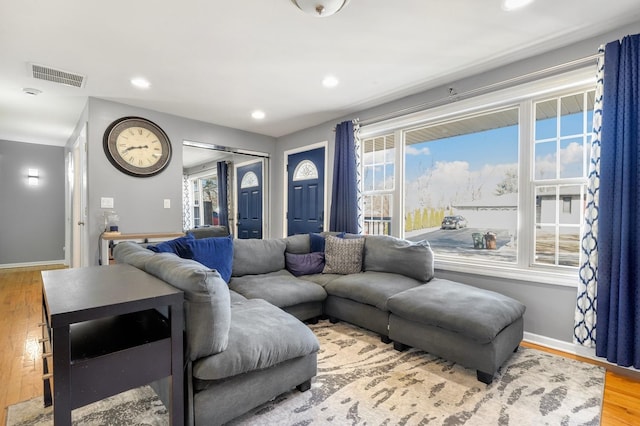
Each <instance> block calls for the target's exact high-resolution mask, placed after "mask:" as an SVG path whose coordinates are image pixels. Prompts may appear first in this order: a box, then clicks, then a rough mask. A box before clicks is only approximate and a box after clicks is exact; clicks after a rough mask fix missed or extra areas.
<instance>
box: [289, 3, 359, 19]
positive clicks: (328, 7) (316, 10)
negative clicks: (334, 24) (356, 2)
mask: <svg viewBox="0 0 640 426" xmlns="http://www.w3.org/2000/svg"><path fill="white" fill-rule="evenodd" d="M291 3H293V4H295V5H296V7H297V8H298V9H300V10H301V11H303V12H304V13H306V14H308V15H312V16H315V17H316V18H326V17H327V16H331V15H333V14H335V13H337V12H339V11H340V10H341V9H342V8H343V7H344V6H346V4H347V3H349V0H291Z"/></svg>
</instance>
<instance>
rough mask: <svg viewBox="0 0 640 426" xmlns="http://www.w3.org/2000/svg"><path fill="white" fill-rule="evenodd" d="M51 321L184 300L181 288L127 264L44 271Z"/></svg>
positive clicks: (56, 322) (64, 321) (82, 318)
mask: <svg viewBox="0 0 640 426" xmlns="http://www.w3.org/2000/svg"><path fill="white" fill-rule="evenodd" d="M42 282H43V284H42V291H43V297H44V299H45V303H46V304H47V312H48V315H49V324H50V325H51V326H52V327H58V326H63V325H69V324H72V323H76V322H82V321H88V320H91V319H96V318H102V317H105V316H113V315H121V314H125V313H129V312H136V311H140V310H143V309H151V308H157V307H161V306H166V305H169V304H175V303H182V299H183V294H182V291H180V290H178V289H176V288H175V287H172V286H171V285H169V284H167V283H165V282H164V281H162V280H160V279H158V278H156V277H154V276H153V275H150V274H147V273H146V272H144V271H142V270H140V269H138V268H136V267H134V266H131V265H127V264H116V265H111V266H108V265H105V266H90V267H86V268H73V269H58V270H51V271H42Z"/></svg>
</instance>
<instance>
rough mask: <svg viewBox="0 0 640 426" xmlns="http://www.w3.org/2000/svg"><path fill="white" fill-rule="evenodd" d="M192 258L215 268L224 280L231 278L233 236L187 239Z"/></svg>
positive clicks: (227, 280)
mask: <svg viewBox="0 0 640 426" xmlns="http://www.w3.org/2000/svg"><path fill="white" fill-rule="evenodd" d="M187 246H188V247H189V249H190V250H191V253H192V255H193V257H192V259H193V260H195V261H196V262H200V263H202V264H203V265H205V266H206V267H208V268H211V269H215V270H216V271H218V272H219V273H220V276H221V277H222V279H223V280H224V281H225V282H227V283H228V282H229V280H230V279H231V268H232V267H233V237H232V236H231V235H230V236H228V237H209V238H197V239H196V238H194V239H191V240H189V241H187Z"/></svg>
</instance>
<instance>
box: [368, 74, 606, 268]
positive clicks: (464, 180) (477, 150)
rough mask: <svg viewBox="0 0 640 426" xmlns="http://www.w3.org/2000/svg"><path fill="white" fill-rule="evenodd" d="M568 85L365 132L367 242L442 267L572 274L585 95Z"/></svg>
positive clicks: (589, 111) (589, 106) (586, 134)
mask: <svg viewBox="0 0 640 426" xmlns="http://www.w3.org/2000/svg"><path fill="white" fill-rule="evenodd" d="M566 80H567V79H566V78H565V79H564V80H562V81H563V82H564V83H563V84H565V87H557V88H555V89H554V87H553V86H552V84H553V83H549V82H540V83H538V84H537V85H536V86H535V87H536V89H535V90H532V89H530V88H517V90H515V91H514V92H513V93H515V94H513V93H509V91H504V92H501V93H496V94H492V95H491V98H490V100H489V101H486V103H484V105H491V107H486V106H484V107H483V102H482V99H474V100H470V101H460V102H459V103H457V104H451V105H448V106H446V107H442V108H440V109H436V110H435V111H425V112H423V113H415V114H413V115H412V116H407V117H401V118H396V119H392V120H390V121H389V122H388V123H381V124H377V125H372V126H370V127H367V126H363V127H362V129H361V134H362V135H363V138H362V144H361V146H362V176H363V195H364V197H363V199H364V212H365V233H368V234H391V235H396V236H399V237H403V238H407V239H409V240H422V239H426V240H427V241H429V243H430V244H431V246H432V248H433V250H434V252H435V254H436V261H437V262H439V264H440V266H441V267H442V266H444V267H445V268H446V267H447V265H449V266H451V267H453V268H454V269H455V268H459V267H460V265H467V267H468V268H476V269H478V270H479V269H487V268H488V269H491V268H493V270H494V271H503V272H504V271H508V270H513V271H522V270H526V271H530V270H532V269H536V270H539V271H542V272H544V271H547V272H560V273H561V272H562V271H563V270H566V271H570V270H572V269H573V270H575V268H576V267H577V266H578V260H579V239H580V228H581V224H582V221H583V208H584V200H585V191H586V174H587V171H588V170H587V169H588V160H587V157H588V147H589V144H590V141H591V137H592V134H591V128H592V119H593V105H594V90H592V88H591V87H592V86H591V85H588V86H584V85H585V84H586V80H585V79H584V78H582V83H577V82H576V83H574V84H566ZM559 81H560V80H559ZM580 84H581V85H582V87H580V86H579V85H580ZM569 86H570V87H573V88H571V89H568V88H567V87H569ZM541 87H543V89H540V88H541ZM536 93H544V95H539V94H536ZM456 108H459V109H458V110H457V112H456ZM496 268H498V269H496ZM498 273H500V272H498Z"/></svg>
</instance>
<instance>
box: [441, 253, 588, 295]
mask: <svg viewBox="0 0 640 426" xmlns="http://www.w3.org/2000/svg"><path fill="white" fill-rule="evenodd" d="M435 269H436V270H441V271H448V272H459V273H464V274H470V275H482V276H488V277H495V278H501V279H508V280H518V281H526V282H531V283H539V284H549V285H558V286H563V287H573V288H577V287H578V280H579V278H578V271H577V270H576V269H568V270H562V271H557V270H550V269H549V268H544V267H535V266H532V267H530V268H528V269H523V268H518V267H516V266H503V265H496V264H480V263H477V264H472V263H461V262H459V261H455V260H450V259H436V260H435Z"/></svg>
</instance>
